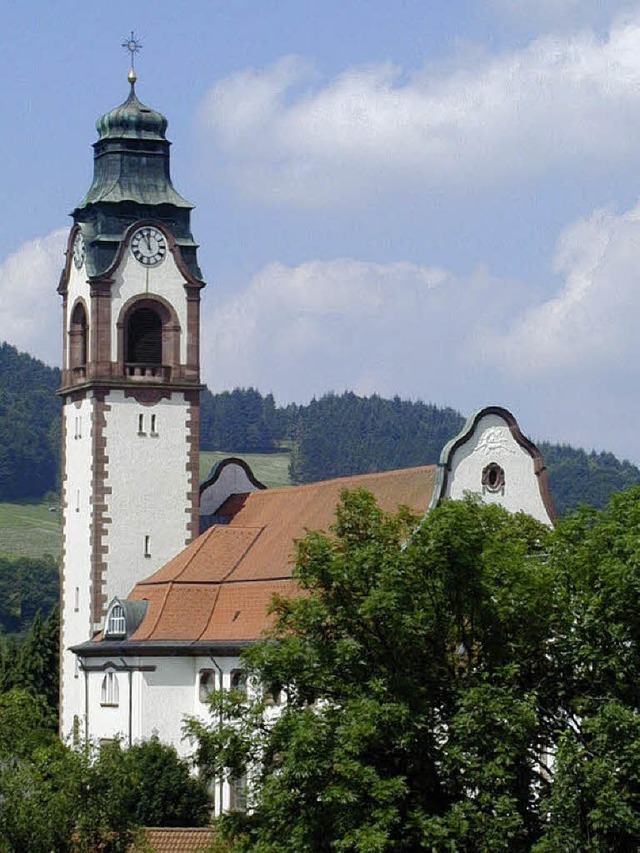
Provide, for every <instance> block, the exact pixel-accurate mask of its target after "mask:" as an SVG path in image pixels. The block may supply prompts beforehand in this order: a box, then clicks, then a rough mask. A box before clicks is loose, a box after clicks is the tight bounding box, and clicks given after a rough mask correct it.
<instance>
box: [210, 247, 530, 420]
mask: <svg viewBox="0 0 640 853" xmlns="http://www.w3.org/2000/svg"><path fill="white" fill-rule="evenodd" d="M508 285H509V283H508V282H500V283H498V282H497V281H496V280H495V279H492V278H491V276H490V275H489V274H488V273H487V272H486V271H484V270H479V271H478V272H476V273H475V274H474V275H472V276H470V277H468V278H466V279H460V278H456V277H455V276H453V275H452V274H450V273H448V272H446V271H444V270H441V269H436V268H430V267H423V266H417V265H414V264H410V263H393V264H386V265H384V264H375V263H367V262H364V261H358V260H353V259H349V258H343V259H338V260H334V261H310V262H308V263H304V264H301V265H300V266H297V267H287V266H284V265H283V264H279V263H272V264H269V265H267V266H266V267H265V268H264V269H263V270H262V271H261V272H260V273H258V274H257V275H256V276H255V277H254V278H253V279H252V280H251V282H250V283H249V285H248V287H247V288H246V290H245V291H244V292H242V293H240V294H239V295H238V296H236V297H235V298H233V299H231V300H229V301H228V302H227V303H226V304H225V305H223V306H221V307H220V308H218V309H217V310H216V311H215V313H213V314H211V315H208V316H207V315H205V316H204V317H203V366H204V372H205V378H206V380H207V381H208V382H209V384H210V387H211V388H212V390H221V389H223V388H230V387H234V386H236V385H255V386H257V387H259V388H260V389H262V390H264V391H267V390H272V391H273V392H274V393H275V394H276V397H278V398H279V399H280V400H296V401H299V402H301V401H303V400H306V399H309V397H310V396H312V395H313V394H321V393H323V392H324V391H328V390H335V391H343V390H345V389H349V390H354V391H356V392H359V393H365V394H366V393H372V392H374V391H376V392H378V393H381V394H386V395H393V394H396V393H398V394H400V395H404V396H407V397H421V398H423V399H427V400H439V401H441V402H445V403H450V402H451V400H452V399H453V395H454V391H453V390H452V389H453V388H455V389H456V392H455V393H457V392H458V391H460V389H462V388H467V389H468V388H470V387H471V388H473V387H474V385H475V386H476V387H475V389H474V393H478V380H479V378H480V376H479V372H480V369H481V367H480V364H479V362H478V359H477V347H478V343H477V338H478V336H482V335H484V334H486V329H489V328H493V327H494V326H496V325H498V326H499V327H502V326H503V325H504V324H505V323H506V321H507V318H508V317H511V316H513V313H514V311H515V310H517V309H521V308H522V299H523V298H524V291H523V290H522V289H521V288H518V287H517V286H515V285H514V284H513V283H511V287H509V286H508Z"/></svg>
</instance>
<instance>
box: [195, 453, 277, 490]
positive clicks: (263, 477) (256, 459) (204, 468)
mask: <svg viewBox="0 0 640 853" xmlns="http://www.w3.org/2000/svg"><path fill="white" fill-rule="evenodd" d="M229 456H239V457H240V459H244V461H245V462H246V463H247V465H248V466H249V467H250V468H251V470H252V471H253V473H254V474H255V476H256V477H257V478H258V480H260V482H261V483H264V484H265V486H268V488H270V489H276V488H278V486H290V485H291V480H290V479H289V454H288V453H221V452H220V451H218V450H202V451H200V482H202V481H203V480H206V478H207V477H208V476H209V472H210V471H211V469H212V468H213V466H214V465H215V464H216V462H220V460H221V459H227V457H229Z"/></svg>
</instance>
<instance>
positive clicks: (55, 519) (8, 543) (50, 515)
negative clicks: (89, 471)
mask: <svg viewBox="0 0 640 853" xmlns="http://www.w3.org/2000/svg"><path fill="white" fill-rule="evenodd" d="M50 506H54V504H51V503H48V502H47V503H40V504H36V503H32V504H8V503H0V555H1V556H3V557H41V556H42V555H43V554H53V556H54V557H56V558H58V557H59V556H60V511H59V508H58V506H57V505H55V507H56V509H55V512H50V511H49V507H50Z"/></svg>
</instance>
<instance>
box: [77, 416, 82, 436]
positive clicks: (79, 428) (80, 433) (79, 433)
mask: <svg viewBox="0 0 640 853" xmlns="http://www.w3.org/2000/svg"><path fill="white" fill-rule="evenodd" d="M78 438H82V415H79V416H78Z"/></svg>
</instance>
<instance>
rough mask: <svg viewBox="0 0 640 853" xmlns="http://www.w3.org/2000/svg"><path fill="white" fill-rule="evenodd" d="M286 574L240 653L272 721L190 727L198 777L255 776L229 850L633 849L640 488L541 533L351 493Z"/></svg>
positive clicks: (251, 710)
mask: <svg viewBox="0 0 640 853" xmlns="http://www.w3.org/2000/svg"><path fill="white" fill-rule="evenodd" d="M296 574H297V578H298V580H299V583H300V585H301V587H302V589H303V590H304V595H302V596H301V597H299V598H296V599H293V600H286V599H284V600H282V599H281V600H277V601H275V602H274V605H273V607H274V612H275V615H276V624H275V627H274V629H273V633H272V636H271V637H269V638H268V639H267V640H265V641H264V642H261V643H259V644H257V645H256V646H254V647H253V648H251V649H249V650H248V651H247V652H246V654H245V665H246V667H247V670H248V672H249V674H250V676H251V678H252V679H253V682H254V683H256V684H264V685H265V686H266V687H268V688H269V689H271V690H274V689H276V688H279V687H283V688H284V689H285V690H286V693H287V696H288V702H287V704H286V706H285V707H283V708H282V712H281V714H280V716H279V717H278V718H277V719H274V717H273V714H272V712H271V710H269V709H267V708H266V707H265V705H264V703H262V702H260V701H249V700H247V699H246V698H243V697H241V696H237V695H236V696H234V695H226V696H225V695H217V696H214V697H213V700H212V703H213V711H214V716H213V719H214V720H216V721H217V720H219V719H221V718H222V720H223V722H222V724H220V723H217V722H216V723H215V724H214V725H211V726H205V725H203V724H201V723H199V722H197V721H194V720H192V721H190V722H189V723H188V724H187V730H188V732H189V734H190V736H191V737H193V738H194V739H195V740H196V742H197V745H198V747H197V748H198V760H199V762H200V763H201V764H202V766H204V767H205V768H206V769H207V771H208V773H209V774H211V775H212V776H218V775H223V776H226V777H227V778H234V777H237V776H239V775H241V774H243V773H245V772H247V773H248V774H249V777H250V778H252V780H253V782H254V786H255V787H254V790H253V793H252V795H251V802H250V805H251V810H250V811H249V812H247V813H241V812H235V813H232V814H230V815H229V816H227V817H226V818H224V819H223V821H222V826H223V829H224V832H225V834H226V836H227V837H228V839H229V840H230V843H232V844H233V849H234V850H236V851H263V850H269V851H273V853H279V851H283V853H284V851H305V850H308V851H320V852H321V851H330V850H331V851H361V853H365V851H366V853H370V852H371V853H372V851H402V850H407V851H414V850H430V851H453V850H455V851H468V853H472V851H473V853H476V851H486V853H489V851H499V850H504V851H535V853H552V851H553V853H555V851H567V853H571V851H575V853H578V851H588V853H596V851H597V853H600V852H601V851H602V853H604V851H609V850H616V851H635V850H638V849H639V848H640V714H639V712H638V708H639V707H640V688H639V687H638V685H639V684H640V611H639V610H638V600H639V598H640V488H636V489H633V490H630V491H628V492H625V493H623V494H620V495H617V496H615V497H614V498H613V499H612V501H611V502H610V504H609V506H608V507H607V508H606V510H604V511H602V512H598V511H595V510H592V509H584V510H582V511H580V512H579V513H577V514H575V515H573V516H570V517H568V518H567V519H566V520H564V521H563V522H561V523H560V525H559V526H558V528H556V529H555V530H553V531H550V530H547V529H546V528H543V527H541V526H540V525H539V524H537V523H536V522H534V521H533V520H532V519H530V518H527V517H526V516H522V515H517V516H509V515H507V514H506V513H505V512H503V511H502V510H500V509H499V508H497V507H482V506H479V505H478V504H476V503H474V502H472V501H467V502H462V503H448V504H445V505H443V506H442V507H440V508H438V509H437V510H435V511H433V512H431V513H430V514H429V515H428V516H427V517H426V519H425V520H424V522H423V523H422V524H421V525H420V526H419V528H417V529H416V522H415V520H414V519H411V518H410V517H409V516H408V515H407V514H406V513H404V512H402V513H400V514H398V515H396V516H388V515H385V514H384V513H383V512H381V511H380V510H379V509H378V508H377V506H376V505H375V503H374V501H373V498H371V497H370V496H368V495H367V494H366V493H362V492H356V493H352V494H347V495H345V496H344V497H343V501H342V504H341V506H340V508H339V512H338V518H337V523H336V525H335V529H334V532H333V536H332V537H327V536H324V535H321V534H318V533H311V534H309V535H308V536H307V537H306V538H305V539H304V540H303V541H302V542H301V543H300V545H299V549H298V561H297V567H296ZM220 715H221V717H220Z"/></svg>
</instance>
